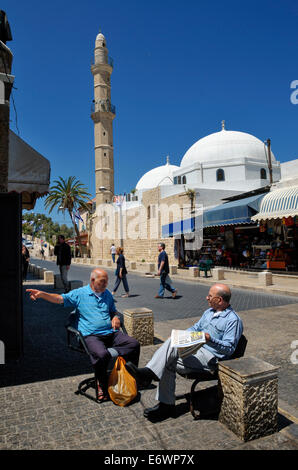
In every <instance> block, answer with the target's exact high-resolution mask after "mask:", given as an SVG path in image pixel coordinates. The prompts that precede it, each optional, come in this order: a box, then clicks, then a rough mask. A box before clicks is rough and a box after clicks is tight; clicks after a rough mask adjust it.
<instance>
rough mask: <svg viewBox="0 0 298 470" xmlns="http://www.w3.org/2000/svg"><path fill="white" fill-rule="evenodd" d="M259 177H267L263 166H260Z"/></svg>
mask: <svg viewBox="0 0 298 470" xmlns="http://www.w3.org/2000/svg"><path fill="white" fill-rule="evenodd" d="M260 177H261V180H266V179H267V172H266V170H265V168H261V170H260Z"/></svg>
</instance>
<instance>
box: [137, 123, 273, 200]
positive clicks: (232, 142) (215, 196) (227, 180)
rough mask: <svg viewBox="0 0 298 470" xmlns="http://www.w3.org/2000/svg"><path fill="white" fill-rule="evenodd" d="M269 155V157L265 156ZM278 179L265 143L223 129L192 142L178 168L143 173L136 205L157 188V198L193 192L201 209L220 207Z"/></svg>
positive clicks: (246, 135) (271, 153) (155, 169)
mask: <svg viewBox="0 0 298 470" xmlns="http://www.w3.org/2000/svg"><path fill="white" fill-rule="evenodd" d="M269 152H270V155H269ZM270 161H271V168H272V182H276V181H279V180H280V178H281V168H280V162H278V161H277V160H276V158H275V156H274V154H273V152H271V150H270V149H268V146H267V145H266V143H265V142H262V141H261V140H260V139H258V138H257V137H255V136H253V135H251V134H248V133H246V132H239V131H231V130H226V129H225V123H224V122H222V129H221V131H220V132H215V133H213V134H210V135H207V136H206V137H203V138H201V139H199V140H198V141H197V142H195V143H194V144H193V145H192V146H191V147H190V148H189V149H188V150H187V152H186V153H185V155H184V156H183V157H182V159H181V163H180V166H177V165H171V164H170V161H169V157H167V161H166V164H165V165H163V166H158V167H156V168H153V169H152V170H150V171H148V172H146V173H145V174H144V175H143V176H142V177H141V178H140V179H139V181H138V183H137V185H136V195H137V196H138V200H139V202H141V201H142V194H143V193H144V191H147V190H148V189H153V188H156V187H160V190H161V197H162V198H165V197H168V196H173V195H175V194H179V193H181V192H183V191H185V189H186V188H187V189H193V190H195V192H196V200H197V201H200V202H201V203H202V204H203V205H204V206H205V207H212V206H214V205H216V204H220V203H221V201H222V200H223V199H225V198H227V197H230V196H233V195H237V194H242V193H246V192H249V191H253V190H255V189H258V188H261V187H264V186H267V185H268V184H269V183H270Z"/></svg>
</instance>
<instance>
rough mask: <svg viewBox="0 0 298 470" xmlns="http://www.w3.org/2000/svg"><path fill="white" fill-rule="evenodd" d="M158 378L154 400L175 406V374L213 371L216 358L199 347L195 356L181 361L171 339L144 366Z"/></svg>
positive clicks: (215, 365)
mask: <svg viewBox="0 0 298 470" xmlns="http://www.w3.org/2000/svg"><path fill="white" fill-rule="evenodd" d="M146 367H148V368H149V369H151V370H152V371H153V372H154V374H155V375H157V377H158V378H159V382H158V388H157V392H156V397H155V398H156V400H158V401H161V402H162V403H167V404H168V405H173V404H175V388H176V372H181V373H184V374H186V373H189V372H198V371H202V370H214V369H216V367H217V358H216V357H215V356H214V355H213V354H212V353H211V352H210V351H208V349H206V348H204V347H201V348H200V349H199V350H198V351H197V352H196V354H194V355H191V356H188V357H186V358H184V359H181V358H180V357H179V355H178V350H177V348H172V347H171V339H170V338H169V339H167V341H165V343H164V344H163V345H162V346H161V347H160V348H159V349H158V350H157V351H156V352H155V354H154V355H153V356H152V358H151V360H150V361H149V362H148V364H147V365H146Z"/></svg>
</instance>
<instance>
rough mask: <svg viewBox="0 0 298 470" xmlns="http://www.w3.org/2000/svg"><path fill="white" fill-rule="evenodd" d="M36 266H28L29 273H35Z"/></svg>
mask: <svg viewBox="0 0 298 470" xmlns="http://www.w3.org/2000/svg"><path fill="white" fill-rule="evenodd" d="M34 266H35V264H31V263H30V264H29V266H28V271H29V273H33V272H34Z"/></svg>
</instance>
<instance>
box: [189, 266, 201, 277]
mask: <svg viewBox="0 0 298 470" xmlns="http://www.w3.org/2000/svg"><path fill="white" fill-rule="evenodd" d="M188 272H189V275H190V277H198V276H199V268H197V266H191V267H190V268H188Z"/></svg>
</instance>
